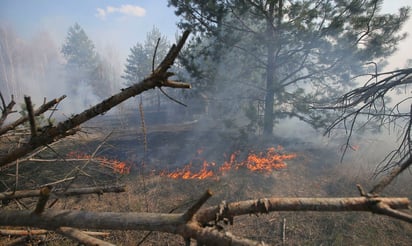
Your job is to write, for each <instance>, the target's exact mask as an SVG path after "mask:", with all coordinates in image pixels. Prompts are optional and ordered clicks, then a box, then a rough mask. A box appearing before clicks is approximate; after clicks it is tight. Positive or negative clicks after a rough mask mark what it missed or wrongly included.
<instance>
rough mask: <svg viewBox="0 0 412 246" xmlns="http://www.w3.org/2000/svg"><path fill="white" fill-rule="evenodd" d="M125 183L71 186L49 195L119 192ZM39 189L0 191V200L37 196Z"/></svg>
mask: <svg viewBox="0 0 412 246" xmlns="http://www.w3.org/2000/svg"><path fill="white" fill-rule="evenodd" d="M125 187H126V186H125V185H112V186H96V187H85V188H72V189H68V190H67V191H61V190H55V191H52V192H51V194H50V195H52V196H57V197H68V196H78V195H86V194H99V195H101V194H103V193H110V192H114V193H120V192H125V191H126V188H125ZM39 196H41V195H40V191H39V190H20V191H15V192H2V193H0V200H11V199H20V198H27V197H39Z"/></svg>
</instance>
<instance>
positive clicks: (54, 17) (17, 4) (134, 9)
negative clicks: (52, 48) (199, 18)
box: [0, 0, 178, 58]
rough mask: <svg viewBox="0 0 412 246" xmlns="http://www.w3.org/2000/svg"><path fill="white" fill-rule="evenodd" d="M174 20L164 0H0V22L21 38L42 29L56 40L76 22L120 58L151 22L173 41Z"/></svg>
mask: <svg viewBox="0 0 412 246" xmlns="http://www.w3.org/2000/svg"><path fill="white" fill-rule="evenodd" d="M177 20H178V19H177V17H176V16H175V15H174V13H173V9H172V8H169V7H168V6H167V0H135V1H131V0H128V1H126V0H118V1H113V0H112V1H109V0H70V1H69V0H64V1H63V0H0V22H3V23H6V25H8V26H11V27H12V28H13V29H15V30H16V31H17V33H18V35H19V36H20V37H22V38H25V39H26V38H27V39H30V37H31V36H33V35H34V34H35V33H36V32H39V31H44V30H45V31H48V32H50V33H51V34H52V37H53V38H55V39H56V42H58V43H59V44H60V43H62V42H63V41H64V38H65V36H66V34H67V30H68V28H69V27H70V26H71V25H73V24H74V23H75V22H77V23H79V24H80V26H82V27H83V29H84V30H85V31H86V33H87V34H88V35H89V37H90V39H92V40H93V42H94V43H95V45H96V47H97V48H99V47H100V48H104V47H107V46H110V47H112V48H115V49H116V50H117V51H118V52H120V57H121V58H123V57H124V56H126V55H127V54H128V51H129V49H130V48H131V47H132V46H133V45H134V44H135V43H136V42H143V41H144V40H145V38H146V34H147V32H149V31H151V30H152V28H153V26H156V27H157V28H159V30H160V32H161V33H162V34H164V35H166V36H167V37H168V38H169V41H171V42H174V39H175V34H176V32H177V31H178V28H177V27H176V22H177Z"/></svg>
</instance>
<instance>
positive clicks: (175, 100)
mask: <svg viewBox="0 0 412 246" xmlns="http://www.w3.org/2000/svg"><path fill="white" fill-rule="evenodd" d="M159 90H160V91H161V92H162V93H163V95H165V96H166V97H167V98H169V99H170V100H172V101H173V102H175V103H177V104H180V105H182V106H185V107H187V105H186V104H184V103H182V102H180V101H178V100H177V99H174V98H173V97H171V96H169V95H168V94H167V93H166V92H165V91H164V90H163V89H162V87H159Z"/></svg>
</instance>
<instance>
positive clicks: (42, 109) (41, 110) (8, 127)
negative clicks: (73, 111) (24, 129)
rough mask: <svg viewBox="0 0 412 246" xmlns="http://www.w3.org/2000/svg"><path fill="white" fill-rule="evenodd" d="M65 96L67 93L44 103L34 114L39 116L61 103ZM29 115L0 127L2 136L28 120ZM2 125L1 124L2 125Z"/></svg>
mask: <svg viewBox="0 0 412 246" xmlns="http://www.w3.org/2000/svg"><path fill="white" fill-rule="evenodd" d="M64 98H66V95H63V96H61V97H59V98H55V99H53V100H51V101H49V102H47V103H45V104H43V105H42V106H40V108H38V109H37V110H35V111H34V115H35V116H39V115H41V114H43V113H44V112H46V111H47V110H49V109H50V108H51V107H53V106H54V105H56V104H57V103H59V102H60V101H62V100H63V99H64ZM28 119H29V118H28V116H24V117H21V118H19V119H17V120H16V121H14V122H12V123H10V124H8V125H6V126H4V127H2V128H0V136H1V135H3V134H5V133H6V132H8V131H10V130H13V129H14V128H16V127H17V126H19V125H21V124H23V123H24V122H26V121H27V120H28ZM0 126H1V125H0Z"/></svg>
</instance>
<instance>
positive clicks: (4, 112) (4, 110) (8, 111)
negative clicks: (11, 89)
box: [0, 92, 16, 135]
mask: <svg viewBox="0 0 412 246" xmlns="http://www.w3.org/2000/svg"><path fill="white" fill-rule="evenodd" d="M0 99H1V103H2V105H3V107H2V108H1V111H2V112H1V117H0V127H1V126H2V125H3V123H4V121H5V120H6V118H7V116H8V115H9V114H11V113H13V112H15V111H13V107H14V105H16V102H14V96H13V95H11V101H10V102H9V104H8V105H6V102H5V101H4V98H3V95H2V94H1V92H0ZM0 135H1V134H0Z"/></svg>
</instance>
